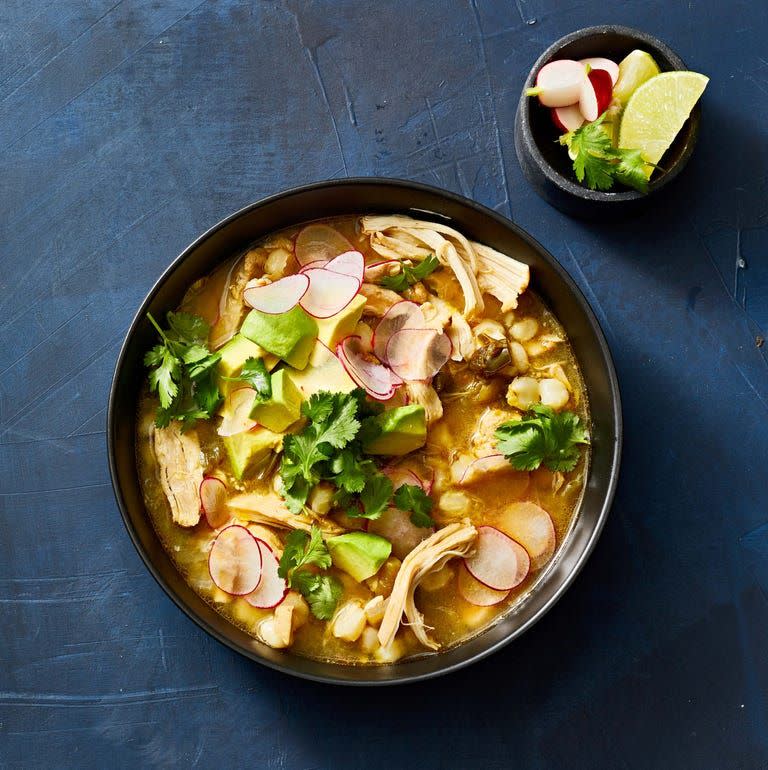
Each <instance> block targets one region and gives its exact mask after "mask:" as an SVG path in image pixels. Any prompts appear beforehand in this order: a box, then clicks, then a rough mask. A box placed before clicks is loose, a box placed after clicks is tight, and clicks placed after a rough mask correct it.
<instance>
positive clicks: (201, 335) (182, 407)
mask: <svg viewBox="0 0 768 770" xmlns="http://www.w3.org/2000/svg"><path fill="white" fill-rule="evenodd" d="M147 318H148V319H149V321H150V323H151V324H152V325H153V326H154V327H155V329H156V330H157V333H158V334H159V336H160V342H159V343H158V344H157V345H155V346H154V347H153V348H151V349H150V350H148V351H147V353H146V355H145V356H144V365H145V366H147V367H148V368H149V369H150V372H149V376H148V379H149V389H150V391H151V392H152V393H157V396H158V399H159V400H160V408H159V409H158V410H157V412H156V414H155V424H156V425H157V426H158V427H159V428H162V427H165V426H166V425H169V424H170V422H171V420H178V421H180V422H182V423H183V425H184V426H185V427H186V426H188V425H190V424H191V423H193V422H194V421H195V420H198V419H206V418H208V417H211V416H212V415H213V413H214V411H215V410H216V407H218V405H219V403H220V402H221V394H220V393H219V389H218V386H217V385H216V382H215V380H214V377H213V375H214V373H215V367H216V364H217V363H218V361H219V359H220V358H221V355H220V354H219V353H212V352H211V351H210V350H209V349H208V345H207V340H208V329H209V327H208V324H207V323H206V322H205V321H204V320H203V319H202V318H200V317H199V316H196V315H192V314H191V313H168V314H167V315H166V321H167V323H168V328H167V329H162V328H160V324H158V323H157V321H156V320H155V319H154V317H153V316H152V314H151V313H147Z"/></svg>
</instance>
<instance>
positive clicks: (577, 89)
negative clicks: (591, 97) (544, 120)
mask: <svg viewBox="0 0 768 770" xmlns="http://www.w3.org/2000/svg"><path fill="white" fill-rule="evenodd" d="M586 77H587V70H586V68H585V67H584V65H583V64H581V63H579V62H577V61H573V60H572V59H560V60H558V61H553V62H550V63H549V64H545V65H544V66H543V67H542V68H541V69H540V70H539V74H538V75H537V76H536V87H535V88H533V89H530V90H529V91H528V92H527V93H528V95H529V96H538V97H539V101H540V102H541V103H542V104H543V105H544V106H545V107H567V106H568V105H569V104H576V102H578V101H579V97H580V95H581V87H582V84H583V83H584V81H585V80H586Z"/></svg>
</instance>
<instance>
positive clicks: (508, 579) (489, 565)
mask: <svg viewBox="0 0 768 770" xmlns="http://www.w3.org/2000/svg"><path fill="white" fill-rule="evenodd" d="M464 564H465V566H466V568H467V569H468V570H469V571H470V573H471V574H472V577H474V578H476V579H477V580H479V581H480V582H481V583H482V584H483V585H486V586H488V588H492V589H493V590H494V591H509V590H511V589H513V588H515V587H516V586H519V585H520V583H522V582H523V580H525V576H526V575H527V574H528V571H529V570H530V567H531V560H530V558H529V557H528V552H527V551H526V550H525V548H523V546H521V545H520V543H518V542H516V541H515V540H513V539H512V538H511V537H509V536H508V535H505V534H504V533H503V532H502V531H501V530H500V529H496V527H488V526H484V527H478V528H477V540H476V541H475V551H474V553H473V554H472V555H471V556H469V557H467V558H466V559H464Z"/></svg>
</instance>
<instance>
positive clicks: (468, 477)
mask: <svg viewBox="0 0 768 770" xmlns="http://www.w3.org/2000/svg"><path fill="white" fill-rule="evenodd" d="M511 467H512V466H511V465H510V464H509V461H508V460H507V458H506V457H504V455H502V454H493V455H487V456H486V457H478V458H477V460H473V461H472V462H471V463H470V464H469V465H468V466H467V468H466V470H465V471H464V473H463V474H462V475H461V478H460V479H459V484H471V483H472V482H473V481H477V478H478V476H484V475H485V474H486V473H496V472H497V471H506V470H510V469H511Z"/></svg>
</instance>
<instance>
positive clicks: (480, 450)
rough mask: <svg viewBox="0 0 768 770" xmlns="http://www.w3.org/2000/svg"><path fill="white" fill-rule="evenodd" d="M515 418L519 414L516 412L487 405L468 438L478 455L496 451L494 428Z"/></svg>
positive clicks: (517, 417) (518, 417) (518, 416)
mask: <svg viewBox="0 0 768 770" xmlns="http://www.w3.org/2000/svg"><path fill="white" fill-rule="evenodd" d="M517 419H520V415H519V414H518V413H517V412H513V411H511V410H505V409H499V408H498V407H493V406H489V407H487V408H486V409H485V410H484V411H483V413H482V414H481V415H480V419H479V420H478V421H477V427H476V428H475V431H474V433H472V435H471V436H470V438H469V441H470V443H471V444H472V446H473V447H474V451H475V453H476V454H477V455H478V457H479V456H482V455H485V454H490V453H491V452H494V451H498V450H497V449H496V448H495V447H496V437H495V435H494V434H495V432H496V428H498V427H499V425H501V424H502V423H504V422H508V421H509V420H517Z"/></svg>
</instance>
